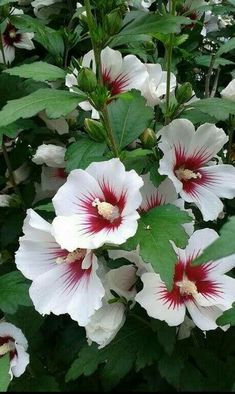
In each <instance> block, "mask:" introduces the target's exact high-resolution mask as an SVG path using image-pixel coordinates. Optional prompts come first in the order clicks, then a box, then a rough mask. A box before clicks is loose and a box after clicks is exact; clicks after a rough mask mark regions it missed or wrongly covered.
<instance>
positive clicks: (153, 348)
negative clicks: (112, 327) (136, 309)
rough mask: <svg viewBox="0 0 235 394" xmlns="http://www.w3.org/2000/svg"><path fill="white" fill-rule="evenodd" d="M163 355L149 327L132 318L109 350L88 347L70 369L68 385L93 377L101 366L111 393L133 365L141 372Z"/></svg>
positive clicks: (86, 346)
mask: <svg viewBox="0 0 235 394" xmlns="http://www.w3.org/2000/svg"><path fill="white" fill-rule="evenodd" d="M160 355H161V348H160V347H159V344H158V341H157V338H156V334H155V333H154V332H153V331H152V330H151V329H150V327H149V326H148V323H147V322H146V324H145V322H141V321H139V320H136V319H133V318H132V319H130V320H129V321H128V322H127V323H126V324H125V326H124V327H123V328H122V329H121V330H120V331H119V333H118V334H117V336H116V337H115V339H114V340H113V341H112V342H111V343H110V344H109V345H107V346H106V347H105V348H103V349H100V350H99V349H98V348H97V346H96V345H95V344H93V345H91V346H88V345H85V346H84V347H83V348H82V349H81V351H80V352H79V355H78V358H77V360H75V361H74V363H73V364H72V366H71V368H70V369H69V371H68V373H67V375H66V381H67V382H68V381H70V380H75V379H77V378H79V377H80V376H81V375H85V376H89V375H91V374H93V373H94V372H95V371H96V369H97V368H98V365H99V364H103V369H102V371H101V378H102V385H103V386H104V389H105V390H107V391H109V390H110V389H112V388H113V387H114V386H115V385H117V383H118V382H119V381H120V380H121V379H122V378H123V377H124V376H126V375H127V374H128V372H130V370H131V368H132V367H133V365H136V368H137V370H140V369H142V368H144V367H145V366H147V365H151V364H152V363H153V362H154V361H156V360H158V359H159V357H160Z"/></svg>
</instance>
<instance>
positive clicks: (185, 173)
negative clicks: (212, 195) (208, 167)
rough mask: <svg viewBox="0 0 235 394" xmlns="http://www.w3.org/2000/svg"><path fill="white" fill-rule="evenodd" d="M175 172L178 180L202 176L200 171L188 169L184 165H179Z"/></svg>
mask: <svg viewBox="0 0 235 394" xmlns="http://www.w3.org/2000/svg"><path fill="white" fill-rule="evenodd" d="M175 174H176V176H177V178H178V179H179V180H180V181H181V180H183V181H189V180H191V179H197V178H201V177H202V174H200V172H195V171H192V170H188V169H187V168H184V167H180V168H179V169H178V170H176V171H175Z"/></svg>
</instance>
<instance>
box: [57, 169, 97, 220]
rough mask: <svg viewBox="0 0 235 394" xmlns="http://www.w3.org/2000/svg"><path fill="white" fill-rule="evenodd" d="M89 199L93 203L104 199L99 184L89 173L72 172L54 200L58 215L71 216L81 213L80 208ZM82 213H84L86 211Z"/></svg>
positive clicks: (82, 171) (81, 171)
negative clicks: (97, 199) (95, 200)
mask: <svg viewBox="0 0 235 394" xmlns="http://www.w3.org/2000/svg"><path fill="white" fill-rule="evenodd" d="M87 198H89V199H92V201H94V199H95V198H99V199H100V200H102V199H103V198H104V195H103V193H102V190H101V188H100V186H99V184H98V182H97V181H96V179H94V177H93V176H91V175H90V174H89V173H88V172H87V171H84V170H73V171H71V172H70V174H69V176H68V178H67V181H66V183H65V184H64V185H63V186H62V187H61V188H60V189H59V190H58V192H57V193H56V195H55V197H54V198H53V205H54V207H55V211H56V214H57V215H66V216H69V215H73V214H78V213H80V212H81V208H80V206H81V204H82V203H83V201H84V200H86V199H87ZM82 211H83V213H84V210H82Z"/></svg>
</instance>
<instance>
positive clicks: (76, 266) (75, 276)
mask: <svg viewBox="0 0 235 394" xmlns="http://www.w3.org/2000/svg"><path fill="white" fill-rule="evenodd" d="M52 254H53V258H56V263H57V264H58V265H61V264H65V267H66V274H63V275H64V283H65V288H71V289H73V287H74V286H76V285H77V284H78V283H79V282H80V280H81V279H82V278H83V277H84V276H86V277H89V275H90V273H91V270H92V254H90V255H89V256H88V257H87V259H86V262H85V264H84V258H85V256H86V254H87V250H86V249H76V250H74V251H73V252H68V251H67V250H65V249H56V250H54V251H53V252H52Z"/></svg>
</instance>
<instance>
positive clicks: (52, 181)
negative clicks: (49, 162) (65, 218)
mask: <svg viewBox="0 0 235 394" xmlns="http://www.w3.org/2000/svg"><path fill="white" fill-rule="evenodd" d="M62 170H63V168H52V167H46V166H42V172H41V187H42V190H43V191H49V192H52V193H51V195H50V196H51V197H52V196H53V195H54V194H55V193H56V192H57V191H58V189H59V188H60V187H61V186H62V185H63V184H64V183H65V182H66V177H63V176H62V175H61V174H63V171H62Z"/></svg>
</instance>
